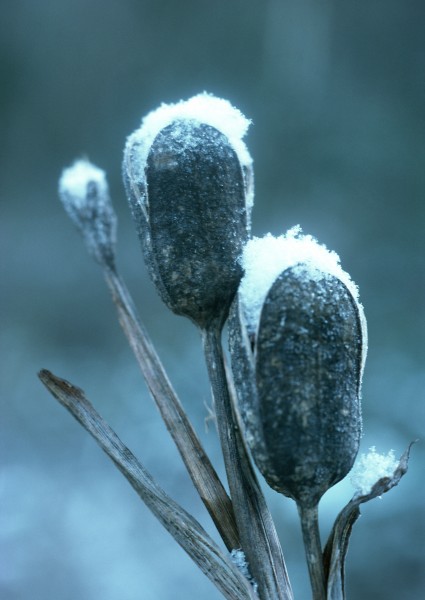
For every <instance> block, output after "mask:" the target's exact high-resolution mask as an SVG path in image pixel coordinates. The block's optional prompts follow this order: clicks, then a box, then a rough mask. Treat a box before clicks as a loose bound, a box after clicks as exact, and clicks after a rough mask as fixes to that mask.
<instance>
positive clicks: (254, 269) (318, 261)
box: [239, 225, 365, 333]
mask: <svg viewBox="0 0 425 600" xmlns="http://www.w3.org/2000/svg"><path fill="white" fill-rule="evenodd" d="M301 231H302V230H301V228H300V226H299V225H296V226H295V227H292V228H291V229H290V230H289V231H288V232H287V233H286V234H285V235H282V236H279V237H274V236H272V235H271V234H270V233H268V234H267V235H266V236H265V237H263V238H257V237H254V238H253V239H252V240H249V241H248V242H247V244H246V246H245V248H244V252H243V255H242V259H241V262H242V267H243V269H244V271H245V275H244V277H243V279H242V282H241V285H240V288H239V293H240V298H241V301H242V305H243V308H244V313H245V317H246V319H247V324H248V329H249V330H250V332H252V333H254V332H255V330H256V328H257V324H258V321H259V318H260V312H261V308H262V306H263V303H264V300H265V298H266V295H267V292H268V291H269V289H270V287H271V286H272V284H273V282H274V281H275V279H277V277H278V276H279V275H280V274H281V273H282V271H284V270H285V269H288V268H289V267H294V266H295V265H297V264H298V263H303V265H304V267H305V266H307V268H308V267H311V269H309V270H308V274H309V276H311V278H313V279H317V277H318V276H321V273H322V274H323V273H328V274H329V275H334V276H335V277H338V279H340V280H341V281H342V282H343V283H344V284H345V285H346V286H347V288H348V289H349V291H350V292H351V294H352V296H353V297H354V299H355V300H356V301H357V302H358V289H357V286H356V285H355V284H354V283H353V281H352V280H351V278H350V276H349V275H348V273H346V272H345V271H343V269H342V268H341V265H340V261H339V256H338V254H336V252H333V251H329V250H328V249H327V248H326V246H324V245H322V244H319V243H318V242H317V240H316V239H315V238H313V237H312V236H311V235H303V234H302V232H301ZM361 315H362V321H364V317H363V313H362V311H361ZM364 325H365V322H364V323H362V327H363V329H364V330H365V326H364Z"/></svg>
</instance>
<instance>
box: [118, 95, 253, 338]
mask: <svg viewBox="0 0 425 600" xmlns="http://www.w3.org/2000/svg"><path fill="white" fill-rule="evenodd" d="M226 119H227V120H228V121H230V122H231V125H230V126H229V124H228V123H227V124H226ZM232 123H233V128H232ZM234 123H236V126H234ZM247 124H248V121H246V119H245V118H244V117H243V116H242V115H241V114H240V113H239V111H237V110H236V109H234V108H233V107H231V106H230V105H229V104H228V103H227V102H225V101H223V100H219V99H217V98H213V97H211V96H207V95H206V94H203V95H201V96H196V97H195V98H192V99H191V100H189V101H187V102H186V103H184V102H183V103H180V104H178V105H171V106H163V107H161V108H160V109H158V111H155V112H154V113H151V115H148V117H147V118H146V119H145V120H144V122H143V124H142V127H141V129H140V130H137V131H136V132H135V133H134V134H133V135H131V136H130V137H129V139H128V141H127V145H126V148H125V154H124V166H123V172H124V181H125V186H126V190H127V194H128V197H129V202H130V206H131V209H132V213H133V217H134V220H135V222H136V226H137V229H138V233H139V237H140V240H141V244H142V249H143V253H144V257H145V261H146V263H147V265H148V268H149V272H150V275H151V277H152V279H153V281H154V283H155V285H156V287H157V289H158V291H159V293H160V295H161V297H162V299H163V300H164V302H165V303H166V304H167V305H168V307H169V308H170V309H171V310H173V311H174V312H175V313H177V314H181V315H185V316H187V317H189V318H191V319H192V320H193V321H194V322H195V323H197V324H198V325H199V326H201V327H206V326H208V324H209V323H210V322H211V321H213V320H216V319H221V320H224V318H225V317H226V316H227V312H228V309H229V306H230V303H231V301H232V299H233V297H234V295H235V293H236V290H237V287H238V284H239V281H240V279H241V276H242V267H241V265H240V263H239V261H238V259H239V257H240V254H241V252H242V248H243V245H244V243H245V241H246V240H247V237H248V230H249V219H250V209H251V204H252V182H251V179H252V176H251V172H252V168H251V167H252V165H251V159H250V157H249V154H248V152H247V150H246V148H245V145H244V144H243V142H242V141H241V132H243V133H244V132H245V130H246V127H247ZM235 131H236V133H235Z"/></svg>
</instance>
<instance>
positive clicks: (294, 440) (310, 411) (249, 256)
mask: <svg viewBox="0 0 425 600" xmlns="http://www.w3.org/2000/svg"><path fill="white" fill-rule="evenodd" d="M243 265H244V268H245V276H244V278H243V280H242V283H241V286H240V289H239V292H238V295H237V298H236V299H235V302H234V305H233V307H232V311H231V318H230V341H231V354H232V367H233V371H234V377H235V385H236V388H237V391H238V398H239V402H240V412H241V415H242V417H243V421H244V423H245V427H246V437H247V441H248V444H249V446H250V448H251V451H252V454H253V457H254V459H255V461H256V463H257V466H258V467H259V469H260V471H261V473H262V474H263V476H264V477H265V479H266V480H267V482H268V483H269V485H270V486H271V487H273V488H274V489H276V490H277V491H279V492H282V493H283V494H285V495H287V496H290V497H292V498H293V499H294V500H296V502H297V503H298V504H299V505H302V506H304V507H312V506H314V505H315V504H317V502H318V501H319V500H320V498H321V496H322V495H323V494H324V493H325V492H326V491H327V490H328V489H329V488H330V487H331V486H333V485H334V484H335V483H337V482H338V481H340V480H341V479H342V478H343V477H345V475H346V474H347V473H348V472H349V471H350V469H351V467H352V465H353V463H354V460H355V458H356V455H357V452H358V448H359V442H360V434H361V409H360V385H361V378H362V372H363V366H364V360H365V355H366V345H367V341H366V337H367V334H366V322H365V318H364V314H363V308H362V306H361V305H360V303H359V301H358V292H357V288H356V286H355V285H354V284H353V282H352V281H351V279H350V277H349V276H348V274H347V273H345V272H344V271H343V270H342V269H341V267H340V265H339V258H338V256H337V255H336V254H335V253H333V252H329V251H328V250H327V249H326V248H325V247H324V246H321V245H319V244H318V243H317V242H316V241H315V240H314V239H313V238H312V237H311V236H303V235H301V234H300V231H299V228H294V229H292V230H290V231H289V232H288V233H287V234H286V236H282V237H280V238H273V237H272V236H270V235H268V236H266V237H265V238H263V239H258V238H257V239H255V238H254V239H253V240H251V241H250V242H248V244H247V247H246V249H245V252H244V259H243Z"/></svg>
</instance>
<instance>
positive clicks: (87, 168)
mask: <svg viewBox="0 0 425 600" xmlns="http://www.w3.org/2000/svg"><path fill="white" fill-rule="evenodd" d="M89 183H94V184H95V185H97V186H98V189H99V192H103V193H104V194H105V193H107V192H108V184H107V183H106V175H105V171H102V169H99V168H98V167H95V166H94V165H93V164H92V163H91V162H89V161H88V160H83V159H81V160H77V161H75V163H74V164H73V165H72V166H71V167H68V168H67V169H64V171H63V173H62V176H61V178H60V179H59V193H60V194H61V197H62V198H68V202H72V203H73V204H74V205H75V207H76V208H82V207H83V206H84V205H85V204H86V202H87V186H88V185H89ZM64 203H65V200H64Z"/></svg>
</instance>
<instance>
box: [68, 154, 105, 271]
mask: <svg viewBox="0 0 425 600" xmlns="http://www.w3.org/2000/svg"><path fill="white" fill-rule="evenodd" d="M59 196H60V199H61V201H62V204H63V206H64V208H65V210H66V212H67V214H68V216H69V217H70V218H71V220H72V222H73V223H74V224H75V225H76V226H77V228H78V230H79V231H80V233H81V234H82V236H83V238H84V241H85V244H86V246H87V249H88V251H89V253H90V254H91V255H92V256H93V257H94V258H95V259H96V260H97V261H98V262H99V263H101V264H106V265H108V266H112V265H113V263H114V254H115V241H116V228H117V218H116V215H115V212H114V209H113V207H112V203H111V200H110V198H109V190H108V184H107V182H106V176H105V172H104V171H102V170H101V169H99V168H97V167H95V166H94V165H93V164H92V163H90V162H89V161H88V160H77V161H76V162H75V163H74V164H73V165H72V166H71V167H69V168H67V169H64V171H63V173H62V176H61V178H60V180H59Z"/></svg>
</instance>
